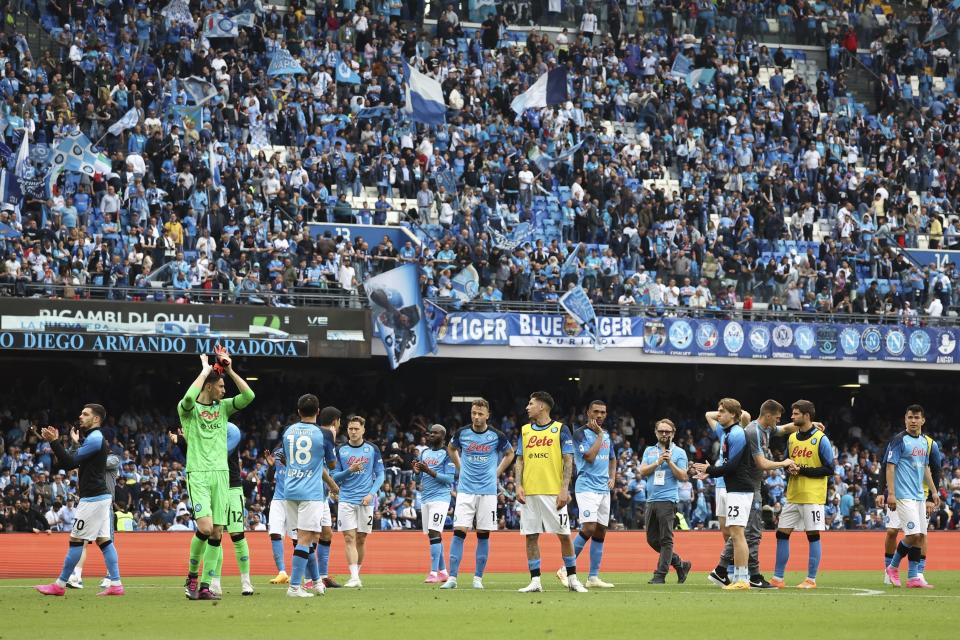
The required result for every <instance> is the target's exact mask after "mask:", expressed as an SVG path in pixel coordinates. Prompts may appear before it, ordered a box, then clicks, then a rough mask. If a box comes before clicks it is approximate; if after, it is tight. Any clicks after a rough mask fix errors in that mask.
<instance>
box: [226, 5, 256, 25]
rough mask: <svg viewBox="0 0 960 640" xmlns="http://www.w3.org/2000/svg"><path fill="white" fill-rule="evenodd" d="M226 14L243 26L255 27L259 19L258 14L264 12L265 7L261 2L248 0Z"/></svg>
mask: <svg viewBox="0 0 960 640" xmlns="http://www.w3.org/2000/svg"><path fill="white" fill-rule="evenodd" d="M224 13H226V15H228V16H229V17H231V18H233V21H234V22H236V23H237V25H238V26H241V27H250V28H253V27H254V26H255V24H256V21H257V16H258V15H259V14H261V13H263V7H262V6H260V3H259V2H255V1H254V0H248V1H247V2H244V3H243V4H242V5H240V6H239V7H237V8H236V9H232V10H229V11H225V12H224Z"/></svg>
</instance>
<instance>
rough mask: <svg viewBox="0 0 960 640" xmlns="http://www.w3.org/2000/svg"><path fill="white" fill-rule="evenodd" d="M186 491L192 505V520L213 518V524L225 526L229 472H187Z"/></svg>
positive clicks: (228, 497) (228, 493)
mask: <svg viewBox="0 0 960 640" xmlns="http://www.w3.org/2000/svg"><path fill="white" fill-rule="evenodd" d="M187 491H188V492H189V494H190V503H191V504H192V505H193V519H194V520H199V519H200V518H213V524H215V525H220V526H226V525H227V523H228V520H227V511H228V508H227V507H228V505H229V500H230V472H228V471H189V472H187Z"/></svg>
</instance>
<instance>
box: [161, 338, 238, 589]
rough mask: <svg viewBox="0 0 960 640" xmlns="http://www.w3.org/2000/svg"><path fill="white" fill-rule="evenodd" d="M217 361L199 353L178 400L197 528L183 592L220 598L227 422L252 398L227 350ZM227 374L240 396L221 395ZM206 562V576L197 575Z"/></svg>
mask: <svg viewBox="0 0 960 640" xmlns="http://www.w3.org/2000/svg"><path fill="white" fill-rule="evenodd" d="M215 354H216V357H217V360H218V363H217V364H216V365H211V364H210V363H209V362H208V359H207V356H206V355H202V356H200V364H201V365H202V367H203V368H202V370H201V371H200V375H199V376H197V379H196V380H194V381H193V384H191V385H190V388H189V389H187V393H186V394H185V395H184V396H183V399H182V400H181V401H180V404H178V405H177V413H178V414H179V415H180V425H181V427H182V428H183V435H184V438H186V442H187V468H186V470H187V491H188V492H189V494H190V503H191V504H192V505H193V518H194V520H196V523H197V532H196V535H195V536H194V538H193V540H191V542H190V567H189V573H188V574H187V581H186V584H185V585H184V587H185V592H186V595H187V597H188V598H190V599H191V600H219V599H220V596H219V595H217V594H215V593H213V592H212V591H211V590H210V582H209V580H210V578H209V577H207V576H208V575H209V576H211V577H212V576H215V575H216V567H217V564H218V561H219V559H220V539H221V536H222V534H223V528H224V526H225V525H226V524H227V522H228V513H227V512H228V510H229V500H230V475H229V470H228V466H227V422H228V419H229V418H230V416H231V415H233V414H234V413H236V412H237V411H239V410H241V409H244V408H246V407H247V406H249V405H250V403H251V402H253V398H254V395H253V391H252V390H251V389H250V386H249V385H248V384H247V383H246V381H244V379H243V378H241V377H240V376H239V375H237V373H236V372H235V371H234V370H233V366H232V364H233V362H232V360H231V359H230V355H229V354H228V353H227V351H226V349H224V348H222V347H220V346H219V345H218V346H217V348H216V350H215ZM224 374H226V375H228V376H230V379H231V380H233V383H234V384H235V385H237V389H239V390H240V395H238V396H234V397H233V398H226V399H223V396H224V394H225V391H226V385H225V384H224ZM201 560H202V562H203V568H204V579H203V580H200V578H199V568H200V562H201Z"/></svg>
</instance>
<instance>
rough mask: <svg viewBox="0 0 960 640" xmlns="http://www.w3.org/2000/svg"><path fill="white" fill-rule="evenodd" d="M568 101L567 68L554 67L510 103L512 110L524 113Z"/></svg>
mask: <svg viewBox="0 0 960 640" xmlns="http://www.w3.org/2000/svg"><path fill="white" fill-rule="evenodd" d="M566 101H567V68H566V67H565V66H559V67H554V68H553V69H551V70H550V71H547V72H546V73H545V74H543V75H542V76H540V77H539V78H537V81H536V82H534V83H533V84H532V85H531V86H530V88H529V89H527V90H526V91H524V92H523V93H521V94H520V95H518V96H517V97H516V98H514V99H513V102H511V103H510V108H511V109H513V110H514V111H515V112H516V113H523V112H524V111H526V110H527V109H536V108H539V107H546V106H547V105H551V104H561V103H563V102H566Z"/></svg>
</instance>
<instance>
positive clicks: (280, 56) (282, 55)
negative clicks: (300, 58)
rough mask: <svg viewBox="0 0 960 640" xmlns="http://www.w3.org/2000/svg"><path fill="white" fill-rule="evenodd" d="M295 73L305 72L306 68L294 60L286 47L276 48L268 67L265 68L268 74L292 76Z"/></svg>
mask: <svg viewBox="0 0 960 640" xmlns="http://www.w3.org/2000/svg"><path fill="white" fill-rule="evenodd" d="M296 73H306V70H305V69H304V68H303V67H302V66H301V65H300V63H299V62H297V61H296V60H294V58H293V56H292V55H290V52H289V51H287V50H286V49H277V51H276V53H274V54H273V58H272V59H271V60H270V68H269V69H267V75H268V76H292V75H294V74H296Z"/></svg>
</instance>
